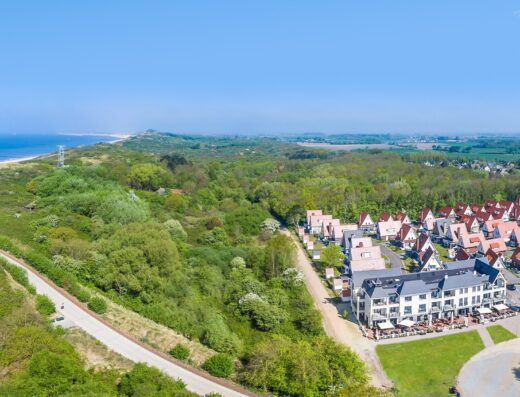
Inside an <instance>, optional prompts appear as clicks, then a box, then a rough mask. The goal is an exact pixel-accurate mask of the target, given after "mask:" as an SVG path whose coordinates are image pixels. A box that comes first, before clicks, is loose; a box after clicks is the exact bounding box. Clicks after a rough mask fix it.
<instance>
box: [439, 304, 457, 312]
mask: <svg viewBox="0 0 520 397" xmlns="http://www.w3.org/2000/svg"><path fill="white" fill-rule="evenodd" d="M442 310H444V311H445V312H450V311H452V310H455V306H454V305H444V306H443V308H442Z"/></svg>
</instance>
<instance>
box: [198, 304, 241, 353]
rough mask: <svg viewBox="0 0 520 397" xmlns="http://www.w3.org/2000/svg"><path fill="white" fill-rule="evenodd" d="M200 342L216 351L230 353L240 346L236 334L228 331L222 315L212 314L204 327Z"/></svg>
mask: <svg viewBox="0 0 520 397" xmlns="http://www.w3.org/2000/svg"><path fill="white" fill-rule="evenodd" d="M202 342H203V343H204V344H206V345H208V346H209V347H211V348H212V349H214V350H216V351H218V352H225V353H231V352H234V351H236V350H237V349H238V348H239V346H240V341H239V339H238V338H237V336H236V335H235V334H234V333H233V332H231V331H230V329H229V327H228V326H227V324H226V321H225V320H224V317H222V316H221V315H218V314H214V315H212V317H211V318H210V319H209V320H208V321H207V324H206V326H205V327H204V333H203V336H202Z"/></svg>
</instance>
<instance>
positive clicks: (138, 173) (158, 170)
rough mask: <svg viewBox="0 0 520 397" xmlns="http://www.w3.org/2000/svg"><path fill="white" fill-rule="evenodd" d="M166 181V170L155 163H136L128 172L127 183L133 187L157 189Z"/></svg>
mask: <svg viewBox="0 0 520 397" xmlns="http://www.w3.org/2000/svg"><path fill="white" fill-rule="evenodd" d="M167 182H168V181H167V174H166V171H165V170H164V168H162V167H159V166H158V165H155V164H148V163H147V164H136V165H134V166H132V168H130V172H129V174H128V183H129V184H130V186H132V187H133V188H135V189H140V190H157V189H158V188H159V187H161V185H164V184H165V183H167Z"/></svg>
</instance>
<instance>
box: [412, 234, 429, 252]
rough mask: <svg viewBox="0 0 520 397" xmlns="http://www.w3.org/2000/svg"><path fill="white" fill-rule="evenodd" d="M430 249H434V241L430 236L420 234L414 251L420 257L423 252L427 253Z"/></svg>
mask: <svg viewBox="0 0 520 397" xmlns="http://www.w3.org/2000/svg"><path fill="white" fill-rule="evenodd" d="M428 248H432V249H433V244H432V241H431V240H430V236H428V235H427V234H426V233H424V232H423V233H421V234H419V237H418V238H417V241H416V242H415V247H414V251H415V252H416V253H417V254H418V255H420V254H421V253H423V252H426V251H427V250H428Z"/></svg>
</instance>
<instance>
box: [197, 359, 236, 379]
mask: <svg viewBox="0 0 520 397" xmlns="http://www.w3.org/2000/svg"><path fill="white" fill-rule="evenodd" d="M203 368H204V369H205V370H206V371H208V372H209V373H210V374H211V375H213V376H218V377H219V378H229V376H230V375H231V374H232V373H233V359H232V358H231V357H230V356H228V355H227V354H223V353H219V354H215V355H214V356H211V357H210V358H208V359H207V360H206V362H205V363H204V366H203Z"/></svg>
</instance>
